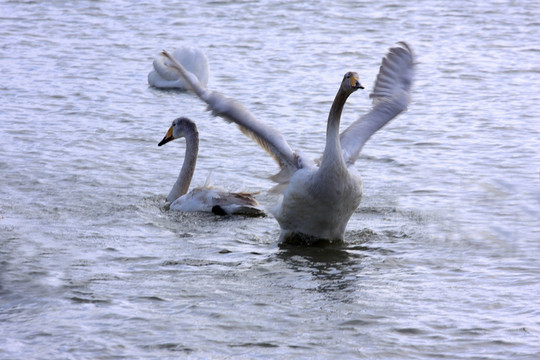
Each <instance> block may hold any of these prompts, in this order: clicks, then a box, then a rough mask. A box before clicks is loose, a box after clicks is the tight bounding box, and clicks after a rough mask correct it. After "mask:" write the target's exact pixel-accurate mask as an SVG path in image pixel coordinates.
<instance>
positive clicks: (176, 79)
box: [148, 47, 208, 90]
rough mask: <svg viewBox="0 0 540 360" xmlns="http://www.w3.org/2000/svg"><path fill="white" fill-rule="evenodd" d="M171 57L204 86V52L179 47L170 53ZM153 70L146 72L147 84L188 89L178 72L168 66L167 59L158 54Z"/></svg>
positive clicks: (205, 74) (205, 59)
mask: <svg viewBox="0 0 540 360" xmlns="http://www.w3.org/2000/svg"><path fill="white" fill-rule="evenodd" d="M172 55H173V57H174V58H175V59H176V61H178V62H179V63H180V64H182V65H183V66H184V68H185V69H186V70H187V71H189V72H190V73H191V74H193V75H194V76H196V77H197V80H198V81H199V83H201V84H202V85H203V86H206V84H207V83H208V59H207V58H206V55H204V53H203V52H202V51H201V50H199V49H197V48H192V47H181V48H179V49H176V50H174V51H173V53H172ZM153 66H154V70H152V71H150V73H149V74H148V84H150V85H151V86H154V87H156V88H160V89H181V90H188V86H186V84H185V82H184V80H183V79H182V77H181V76H180V75H178V72H176V71H174V70H173V69H171V68H170V66H169V61H167V59H166V57H164V56H163V55H161V54H160V55H159V56H157V57H156V58H155V59H154V62H153Z"/></svg>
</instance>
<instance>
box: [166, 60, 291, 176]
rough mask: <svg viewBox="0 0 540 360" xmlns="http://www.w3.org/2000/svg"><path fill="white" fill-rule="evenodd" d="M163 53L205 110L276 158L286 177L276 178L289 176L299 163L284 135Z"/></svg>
mask: <svg viewBox="0 0 540 360" xmlns="http://www.w3.org/2000/svg"><path fill="white" fill-rule="evenodd" d="M162 54H163V55H164V56H165V57H166V58H167V59H168V60H169V61H170V64H168V65H170V66H171V67H172V68H174V69H175V70H176V71H178V73H179V74H180V76H182V78H184V80H185V81H186V83H187V84H188V85H189V87H190V88H191V90H192V91H193V92H194V93H195V94H196V95H197V96H198V97H199V98H200V99H201V100H203V101H204V102H205V103H206V104H207V105H208V110H210V111H211V112H212V114H213V115H215V116H219V117H221V118H223V119H224V120H225V121H227V122H229V123H231V122H232V123H235V124H236V125H238V128H239V129H240V131H241V132H242V133H243V134H245V135H246V136H248V137H249V138H251V139H252V140H254V141H255V142H256V143H257V144H259V146H261V147H262V148H263V149H264V150H265V151H266V152H267V153H268V154H269V155H270V156H272V158H274V160H276V162H277V163H278V164H279V166H280V168H281V171H280V174H288V176H285V177H276V178H275V179H280V180H279V181H278V180H276V181H278V182H285V181H288V178H289V177H290V175H291V174H292V173H294V171H296V170H297V169H298V168H299V167H300V162H299V161H298V156H297V155H296V154H295V153H294V152H293V150H292V149H291V147H290V146H289V144H288V143H287V141H286V140H285V138H284V137H283V135H282V134H281V133H280V132H279V131H278V130H277V129H275V128H273V127H271V126H269V125H266V124H264V123H263V122H261V121H259V120H257V119H256V118H255V117H254V116H253V114H251V112H249V111H248V110H247V109H246V108H245V107H244V106H242V104H240V103H239V102H237V101H236V100H234V99H231V98H228V97H226V96H224V95H222V94H220V93H218V92H216V91H211V90H207V89H206V88H205V87H203V86H202V85H201V84H200V83H199V81H198V80H197V78H196V77H195V76H193V75H192V74H190V73H189V72H187V71H186V70H185V69H184V67H183V66H182V65H181V64H180V63H178V62H177V61H176V60H175V59H174V57H172V56H171V55H170V54H169V53H168V52H167V51H165V50H163V52H162ZM285 179H287V180H285Z"/></svg>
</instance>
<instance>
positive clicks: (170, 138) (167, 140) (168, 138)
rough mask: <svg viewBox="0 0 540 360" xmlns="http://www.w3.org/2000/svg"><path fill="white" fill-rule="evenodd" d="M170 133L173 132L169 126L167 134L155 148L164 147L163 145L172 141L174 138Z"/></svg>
mask: <svg viewBox="0 0 540 360" xmlns="http://www.w3.org/2000/svg"><path fill="white" fill-rule="evenodd" d="M172 132H173V127H172V126H171V127H170V128H169V131H167V134H166V135H165V137H164V138H163V140H161V141H160V142H159V144H157V146H161V145H165V144H166V143H168V142H169V141H172V140H174V136H173V134H172Z"/></svg>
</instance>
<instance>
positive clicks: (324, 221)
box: [163, 42, 414, 245]
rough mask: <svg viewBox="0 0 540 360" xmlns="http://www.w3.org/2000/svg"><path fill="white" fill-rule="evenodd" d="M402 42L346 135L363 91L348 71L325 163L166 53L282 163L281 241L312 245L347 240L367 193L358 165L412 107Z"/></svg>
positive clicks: (409, 57) (409, 56) (410, 65)
mask: <svg viewBox="0 0 540 360" xmlns="http://www.w3.org/2000/svg"><path fill="white" fill-rule="evenodd" d="M398 44H399V46H398V47H394V48H391V49H390V50H389V53H388V54H387V55H386V56H385V57H384V58H383V60H382V65H381V67H380V70H379V74H378V76H377V80H376V81H375V86H374V89H373V93H372V94H371V95H370V97H371V98H373V107H372V109H371V110H370V111H369V112H368V113H367V114H365V115H364V116H362V117H360V119H358V120H357V121H355V122H353V123H352V124H351V125H350V126H349V127H348V128H347V129H346V130H345V131H344V132H343V133H341V135H340V133H339V125H340V119H341V113H342V110H343V106H344V105H345V102H346V100H347V98H348V97H349V95H351V94H352V93H353V92H354V91H356V90H357V89H363V87H362V85H361V84H360V82H359V80H358V74H357V73H355V72H348V73H346V74H345V77H344V78H343V81H342V82H341V85H340V87H339V90H338V92H337V95H336V97H335V99H334V102H333V103H332V107H331V109H330V113H329V115H328V124H327V128H326V145H325V148H324V153H323V157H322V160H321V163H320V165H319V166H316V165H315V163H314V162H313V161H311V160H310V159H308V158H306V157H305V156H304V155H302V154H300V153H295V152H294V151H293V150H292V149H291V147H290V146H289V144H288V143H287V141H286V140H285V139H284V137H283V136H282V134H281V133H280V132H279V131H278V130H276V129H274V128H273V127H270V126H268V125H266V124H264V123H262V122H260V121H259V120H257V119H255V117H254V116H253V115H252V114H251V113H250V112H249V111H248V110H246V109H245V108H244V107H243V106H242V105H240V104H239V103H238V102H236V101H235V100H232V99H230V98H227V97H225V96H223V95H221V94H219V93H217V92H213V91H209V90H206V89H205V87H204V86H202V85H201V84H200V83H198V82H197V81H196V79H194V78H193V77H191V76H189V74H187V73H186V72H185V70H184V68H183V67H182V65H181V64H179V63H178V62H177V61H175V60H174V59H173V58H172V57H171V56H170V55H169V54H168V53H167V52H166V51H163V54H164V55H165V56H166V57H167V58H169V59H170V60H171V64H172V65H171V66H172V67H174V68H175V69H177V70H178V71H179V73H180V74H181V75H182V76H183V78H184V79H185V80H186V82H188V83H189V85H190V87H191V90H192V91H194V92H195V93H196V94H197V96H199V98H201V99H202V100H203V101H204V102H206V103H207V104H208V108H209V109H210V110H211V111H212V113H213V114H214V115H216V116H221V117H223V118H224V119H225V120H226V121H228V122H234V123H236V124H237V125H238V126H239V128H240V130H241V131H242V132H243V133H244V134H246V135H248V136H249V137H251V138H252V139H253V140H254V141H256V142H257V143H258V144H259V145H260V146H261V147H262V148H264V149H265V150H266V151H267V152H268V153H269V154H270V155H271V156H272V157H273V158H274V159H275V160H276V161H277V163H278V164H279V166H280V168H281V171H280V172H279V173H278V174H277V175H275V176H274V177H273V180H274V181H276V182H277V183H278V184H280V185H278V187H280V188H281V189H283V190H284V192H283V198H282V200H281V203H280V204H278V205H277V206H276V208H275V209H274V210H273V214H274V216H275V218H276V220H277V221H278V223H279V225H280V227H281V235H280V241H281V242H289V243H296V244H307V245H311V244H315V243H323V244H324V243H333V242H340V241H342V240H343V235H344V233H345V227H346V226H347V223H348V221H349V219H350V217H351V216H352V214H353V213H354V211H355V210H356V208H357V207H358V206H359V205H360V200H361V197H362V182H361V179H360V176H359V175H358V174H357V173H356V170H355V168H354V163H355V161H356V159H357V158H358V156H359V154H360V151H361V150H362V147H363V146H364V144H365V143H366V141H367V140H368V139H369V138H370V137H371V135H373V134H374V133H375V132H376V131H377V130H379V129H380V128H382V127H383V126H384V125H385V124H386V123H388V122H389V121H390V120H392V119H393V118H394V117H396V116H397V115H398V114H400V113H401V112H402V111H404V110H405V109H406V108H407V105H408V103H409V97H410V89H411V85H412V81H413V76H414V56H413V52H412V50H411V48H410V47H409V46H408V45H407V44H406V43H404V42H400V43H398Z"/></svg>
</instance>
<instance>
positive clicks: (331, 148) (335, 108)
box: [321, 88, 349, 165]
mask: <svg viewBox="0 0 540 360" xmlns="http://www.w3.org/2000/svg"><path fill="white" fill-rule="evenodd" d="M348 97H349V94H348V93H347V92H345V91H343V90H342V89H341V88H340V89H339V91H338V92H337V94H336V97H335V98H334V102H333V103H332V107H331V108H330V113H329V114H328V123H327V126H326V147H325V149H324V155H323V163H324V162H325V160H326V162H332V163H334V162H335V161H336V160H339V159H341V161H342V162H344V161H343V155H342V153H341V144H340V141H339V125H340V122H341V113H342V112H343V107H344V106H345V102H346V101H347V98H348ZM321 165H322V164H321Z"/></svg>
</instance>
